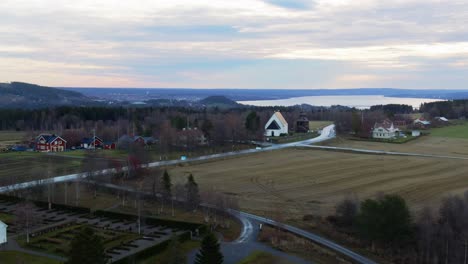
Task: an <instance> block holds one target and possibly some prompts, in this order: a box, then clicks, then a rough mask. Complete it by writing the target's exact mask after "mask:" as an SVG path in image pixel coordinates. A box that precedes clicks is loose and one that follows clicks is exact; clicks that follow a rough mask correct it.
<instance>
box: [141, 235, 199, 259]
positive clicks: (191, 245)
mask: <svg viewBox="0 0 468 264" xmlns="http://www.w3.org/2000/svg"><path fill="white" fill-rule="evenodd" d="M180 246H181V248H182V252H183V253H184V254H186V255H187V254H189V253H190V252H191V251H192V250H194V249H196V248H199V247H200V241H193V240H188V241H185V242H183V243H182V244H181V245H180ZM169 250H170V249H169V248H166V250H164V251H163V252H161V253H159V254H157V255H154V256H151V257H149V258H146V259H144V260H140V261H138V262H137V263H138V264H164V263H168V262H169V261H168V260H169V258H170V256H169V254H170V252H169Z"/></svg>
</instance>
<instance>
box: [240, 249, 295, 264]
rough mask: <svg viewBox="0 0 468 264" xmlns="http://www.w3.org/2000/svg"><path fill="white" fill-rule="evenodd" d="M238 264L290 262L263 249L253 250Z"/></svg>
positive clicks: (285, 263) (278, 263)
mask: <svg viewBox="0 0 468 264" xmlns="http://www.w3.org/2000/svg"><path fill="white" fill-rule="evenodd" d="M238 264H291V262H289V261H286V260H284V259H281V258H278V257H276V256H273V255H271V254H268V253H266V252H263V251H255V252H254V253H252V254H251V255H250V256H248V257H247V258H245V259H243V260H242V261H241V262H239V263H238Z"/></svg>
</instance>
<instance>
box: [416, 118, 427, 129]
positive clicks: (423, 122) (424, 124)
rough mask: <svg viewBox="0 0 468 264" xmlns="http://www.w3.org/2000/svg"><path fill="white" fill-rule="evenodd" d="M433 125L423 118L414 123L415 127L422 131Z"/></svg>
mask: <svg viewBox="0 0 468 264" xmlns="http://www.w3.org/2000/svg"><path fill="white" fill-rule="evenodd" d="M430 125H431V122H430V121H427V120H424V119H423V118H418V119H416V120H414V121H413V126H414V127H416V128H420V129H427V128H429V127H430Z"/></svg>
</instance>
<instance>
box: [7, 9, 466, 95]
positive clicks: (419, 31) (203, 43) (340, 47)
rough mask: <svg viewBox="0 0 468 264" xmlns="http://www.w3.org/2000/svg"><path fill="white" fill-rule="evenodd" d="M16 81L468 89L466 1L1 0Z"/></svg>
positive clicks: (9, 72)
mask: <svg viewBox="0 0 468 264" xmlns="http://www.w3.org/2000/svg"><path fill="white" fill-rule="evenodd" d="M10 81H25V82H32V83H37V84H42V85H48V86H74V87H193V88H299V89H300V88H304V89H305V88H309V89H312V88H355V87H396V88H415V89H418V88H419V89H421V88H434V89H437V88H455V89H459V88H468V1H466V0H465V1H457V0H445V1H443V0H441V1H433V0H392V1H383V0H375V1H374V0H359V1H357V0H349V1H348V0H316V1H303V0H235V1H234V0H233V1H231V0H223V1H218V0H195V1H194V0H170V1H169V0H80V1H76V0H74V1H72V0H2V1H0V82H10Z"/></svg>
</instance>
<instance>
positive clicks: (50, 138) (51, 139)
mask: <svg viewBox="0 0 468 264" xmlns="http://www.w3.org/2000/svg"><path fill="white" fill-rule="evenodd" d="M41 137H42V138H44V140H45V141H46V142H47V143H52V142H54V141H55V140H56V139H58V138H60V139H61V140H63V141H65V142H67V141H66V140H65V139H63V138H61V137H60V136H57V135H53V134H41V135H39V136H37V137H36V141H39V139H40V138H41Z"/></svg>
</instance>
